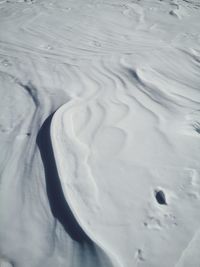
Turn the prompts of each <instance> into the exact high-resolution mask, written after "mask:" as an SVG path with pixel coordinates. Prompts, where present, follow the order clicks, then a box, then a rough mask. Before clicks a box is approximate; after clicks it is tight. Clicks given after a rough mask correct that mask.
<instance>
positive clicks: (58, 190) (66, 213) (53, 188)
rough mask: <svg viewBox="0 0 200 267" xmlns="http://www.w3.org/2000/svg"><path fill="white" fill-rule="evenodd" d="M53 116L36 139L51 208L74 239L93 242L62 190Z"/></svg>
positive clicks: (48, 119) (46, 121)
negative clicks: (52, 131)
mask: <svg viewBox="0 0 200 267" xmlns="http://www.w3.org/2000/svg"><path fill="white" fill-rule="evenodd" d="M52 117H53V114H52V115H50V116H49V117H48V118H47V119H46V120H45V122H44V123H43V125H42V127H41V129H40V131H39V133H38V136H37V140H36V142H37V145H38V147H39V150H40V154H41V158H42V162H43V165H44V171H45V179H46V189H47V196H48V199H49V203H50V208H51V211H52V214H53V216H54V217H55V218H56V219H57V220H58V221H59V222H60V223H61V224H62V225H63V227H64V229H65V231H66V232H67V233H68V234H69V235H70V237H71V238H72V239H73V240H76V241H78V242H80V243H84V242H87V243H88V242H89V243H91V242H92V241H91V239H90V238H89V237H88V235H86V233H85V232H84V231H83V230H82V228H81V227H80V226H79V224H78V222H77V221H76V219H75V217H74V215H73V213H72V211H71V209H70V207H69V205H68V203H67V201H66V200H65V197H64V193H63V191H62V187H61V183H60V179H59V175H58V172H57V167H56V163H55V158H54V153H53V148H52V144H51V137H50V124H51V120H52Z"/></svg>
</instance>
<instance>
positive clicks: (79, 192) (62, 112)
mask: <svg viewBox="0 0 200 267" xmlns="http://www.w3.org/2000/svg"><path fill="white" fill-rule="evenodd" d="M83 105H84V101H81V100H73V101H70V102H69V103H66V104H65V105H63V106H62V107H61V108H59V109H58V110H57V111H56V113H55V114H54V116H53V119H52V123H51V140H52V146H53V151H54V156H55V161H56V166H57V168H58V174H59V178H60V181H61V185H62V189H63V191H64V196H65V199H66V202H67V203H68V204H69V206H70V208H71V210H72V212H73V214H74V216H75V218H76V220H77V222H78V223H79V225H80V228H81V229H83V230H84V232H85V233H86V235H88V237H89V238H91V240H92V242H94V245H95V246H96V247H97V251H98V250H100V251H101V250H102V251H103V253H105V256H104V255H103V254H102V255H101V258H100V262H103V265H98V266H103V267H104V266H105V267H106V266H116V267H118V266H119V267H121V266H122V265H121V263H120V262H119V260H118V259H117V256H116V255H113V254H112V252H110V251H109V249H107V248H106V246H105V245H104V244H103V243H102V242H101V240H98V238H96V236H95V233H93V232H91V230H90V228H89V227H88V225H87V223H86V222H84V221H83V220H82V218H81V216H80V214H79V212H80V210H79V207H78V205H79V203H80V202H79V201H82V202H83V205H84V207H85V208H86V209H94V210H93V212H98V205H99V203H98V202H99V199H98V198H99V196H98V188H97V185H96V184H95V180H94V178H93V177H92V173H91V170H90V168H89V166H88V165H87V160H88V156H89V151H88V148H87V147H86V146H85V145H84V144H83V143H81V142H80V141H79V140H78V139H77V138H76V136H75V133H74V129H73V127H74V125H73V121H72V112H73V109H76V107H77V106H78V107H81V106H83ZM76 198H78V201H76ZM80 213H81V212H80ZM109 261H110V263H109ZM92 264H94V262H93V263H92Z"/></svg>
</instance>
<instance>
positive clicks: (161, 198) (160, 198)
mask: <svg viewBox="0 0 200 267" xmlns="http://www.w3.org/2000/svg"><path fill="white" fill-rule="evenodd" d="M155 198H156V200H157V202H158V203H159V204H160V205H167V201H166V197H165V193H164V192H163V191H162V190H156V191H155Z"/></svg>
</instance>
